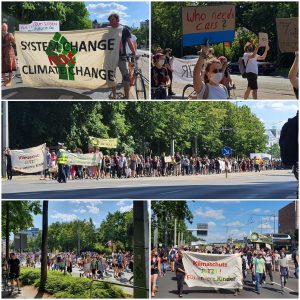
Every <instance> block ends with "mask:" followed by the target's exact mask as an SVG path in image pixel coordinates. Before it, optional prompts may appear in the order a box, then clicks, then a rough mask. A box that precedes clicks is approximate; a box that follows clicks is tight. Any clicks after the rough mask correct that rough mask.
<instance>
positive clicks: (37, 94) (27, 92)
mask: <svg viewBox="0 0 300 300" xmlns="http://www.w3.org/2000/svg"><path fill="white" fill-rule="evenodd" d="M2 98H3V99H92V98H90V97H88V96H86V95H83V94H79V93H76V92H72V91H69V90H65V89H41V88H31V87H18V88H10V89H5V90H2Z"/></svg>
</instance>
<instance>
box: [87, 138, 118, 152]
mask: <svg viewBox="0 0 300 300" xmlns="http://www.w3.org/2000/svg"><path fill="white" fill-rule="evenodd" d="M89 145H90V146H94V147H101V148H107V149H115V148H117V146H118V139H117V138H116V139H100V138H96V137H93V136H90V137H89Z"/></svg>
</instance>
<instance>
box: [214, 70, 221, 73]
mask: <svg viewBox="0 0 300 300" xmlns="http://www.w3.org/2000/svg"><path fill="white" fill-rule="evenodd" d="M212 72H213V73H222V69H214V70H213V71H212Z"/></svg>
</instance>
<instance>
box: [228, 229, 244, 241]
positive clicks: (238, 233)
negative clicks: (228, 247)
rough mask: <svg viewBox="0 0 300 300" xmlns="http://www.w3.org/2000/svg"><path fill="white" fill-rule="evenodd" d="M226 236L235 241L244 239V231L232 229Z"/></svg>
mask: <svg viewBox="0 0 300 300" xmlns="http://www.w3.org/2000/svg"><path fill="white" fill-rule="evenodd" d="M227 235H228V236H230V237H233V238H235V239H240V238H243V237H244V231H242V230H239V229H232V230H229V231H228V233H227Z"/></svg>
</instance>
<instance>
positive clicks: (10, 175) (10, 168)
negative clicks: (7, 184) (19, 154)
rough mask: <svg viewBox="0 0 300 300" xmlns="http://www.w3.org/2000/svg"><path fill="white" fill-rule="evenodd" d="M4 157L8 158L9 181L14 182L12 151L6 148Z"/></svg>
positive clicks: (7, 172)
mask: <svg viewBox="0 0 300 300" xmlns="http://www.w3.org/2000/svg"><path fill="white" fill-rule="evenodd" d="M4 155H5V157H6V174H7V180H12V174H13V173H12V163H11V150H10V149H9V148H6V149H5V151H4Z"/></svg>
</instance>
